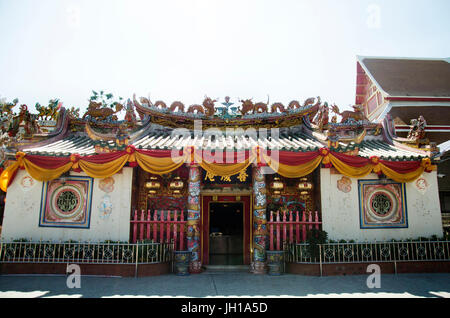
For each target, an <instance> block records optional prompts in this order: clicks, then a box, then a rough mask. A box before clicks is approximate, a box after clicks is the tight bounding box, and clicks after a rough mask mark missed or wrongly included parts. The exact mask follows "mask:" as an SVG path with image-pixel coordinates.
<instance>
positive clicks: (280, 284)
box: [0, 272, 450, 298]
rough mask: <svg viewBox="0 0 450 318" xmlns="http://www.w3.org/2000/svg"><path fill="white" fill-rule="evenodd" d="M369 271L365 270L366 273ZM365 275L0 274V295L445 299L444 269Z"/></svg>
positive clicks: (448, 286)
mask: <svg viewBox="0 0 450 318" xmlns="http://www.w3.org/2000/svg"><path fill="white" fill-rule="evenodd" d="M368 275H369V274H368ZM368 275H356V276H328V277H316V276H302V275H290V274H286V275H282V276H268V275H252V274H249V273H246V272H203V273H201V274H196V275H190V276H185V277H179V276H176V275H173V274H168V275H161V276H154V277H141V278H122V277H98V276H82V277H81V287H80V288H72V289H71V288H68V287H67V285H66V281H67V278H66V276H63V275H59V276H56V275H53V276H46V275H35V276H33V275H23V276H22V275H2V276H0V298H17V297H20V298H41V297H44V298H47V297H64V298H65V297H74V298H99V297H106V298H109V297H164V298H173V297H206V298H210V297H245V298H253V297H256V298H265V297H269V298H275V297H276V298H292V297H316V298H317V297H319V298H322V297H323V298H329V297H331V298H341V297H343V298H417V297H420V298H421V297H426V298H450V274H397V275H392V274H382V275H381V279H380V288H373V289H370V288H368V287H367V284H366V282H367V279H368V277H369V276H368Z"/></svg>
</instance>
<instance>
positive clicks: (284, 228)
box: [283, 211, 287, 242]
mask: <svg viewBox="0 0 450 318" xmlns="http://www.w3.org/2000/svg"><path fill="white" fill-rule="evenodd" d="M286 230H287V224H286V211H283V242H286V238H287V232H286Z"/></svg>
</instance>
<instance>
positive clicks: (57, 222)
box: [39, 177, 93, 229]
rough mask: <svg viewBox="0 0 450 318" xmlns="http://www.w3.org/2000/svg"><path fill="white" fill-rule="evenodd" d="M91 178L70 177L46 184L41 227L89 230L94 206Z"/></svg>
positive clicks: (43, 190) (44, 185)
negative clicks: (92, 205)
mask: <svg viewBox="0 0 450 318" xmlns="http://www.w3.org/2000/svg"><path fill="white" fill-rule="evenodd" d="M92 184H93V179H92V178H90V177H69V178H64V179H55V180H52V181H48V182H44V184H43V187H42V197H41V209H40V214H39V226H40V227H69V228H86V229H87V228H89V225H90V217H91V204H92Z"/></svg>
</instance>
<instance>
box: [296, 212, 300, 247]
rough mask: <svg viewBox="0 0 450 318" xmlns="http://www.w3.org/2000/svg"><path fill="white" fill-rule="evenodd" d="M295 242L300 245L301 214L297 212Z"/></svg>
mask: <svg viewBox="0 0 450 318" xmlns="http://www.w3.org/2000/svg"><path fill="white" fill-rule="evenodd" d="M295 240H296V241H295V242H296V243H300V213H299V212H298V211H295Z"/></svg>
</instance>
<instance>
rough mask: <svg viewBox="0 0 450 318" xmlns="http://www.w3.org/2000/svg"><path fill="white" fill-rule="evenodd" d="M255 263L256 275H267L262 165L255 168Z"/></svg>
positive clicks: (264, 187)
mask: <svg viewBox="0 0 450 318" xmlns="http://www.w3.org/2000/svg"><path fill="white" fill-rule="evenodd" d="M253 197H254V200H253V263H252V265H251V268H252V272H253V273H254V274H264V273H265V260H266V239H267V226H266V223H267V219H266V181H265V175H264V174H263V173H262V167H261V166H260V165H257V166H254V168H253Z"/></svg>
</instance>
